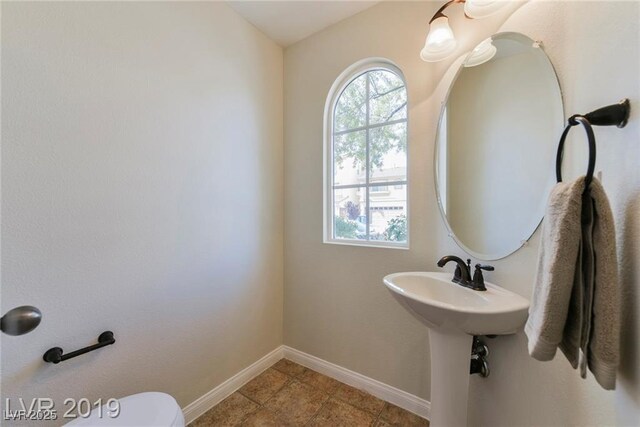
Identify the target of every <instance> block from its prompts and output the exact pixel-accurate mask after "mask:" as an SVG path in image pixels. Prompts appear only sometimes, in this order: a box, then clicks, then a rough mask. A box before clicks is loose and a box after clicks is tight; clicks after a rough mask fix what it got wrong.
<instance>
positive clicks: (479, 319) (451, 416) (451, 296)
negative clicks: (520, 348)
mask: <svg viewBox="0 0 640 427" xmlns="http://www.w3.org/2000/svg"><path fill="white" fill-rule="evenodd" d="M452 277H453V275H452V274H451V273H427V272H414V273H395V274H390V275H388V276H386V277H385V278H384V279H383V281H384V284H385V285H386V286H387V287H388V288H389V289H390V290H391V291H393V292H392V293H393V295H394V297H396V299H397V300H398V301H400V303H401V304H402V305H403V306H404V307H406V308H407V309H408V310H409V311H411V312H412V313H413V314H414V315H416V316H417V317H418V319H420V320H421V321H422V322H423V323H425V324H426V325H427V327H428V328H429V345H430V348H431V420H430V425H431V427H464V426H466V425H467V397H468V393H469V366H470V357H471V346H472V343H473V336H474V335H505V334H513V333H516V332H517V331H518V330H519V329H520V328H522V326H523V325H524V323H525V322H526V320H527V311H528V309H529V301H528V300H527V299H526V298H523V297H521V296H520V295H517V294H514V293H513V292H510V291H507V290H506V289H503V288H501V287H499V286H496V285H493V284H491V283H487V282H485V286H486V287H487V290H486V291H474V290H471V289H469V288H465V287H463V286H460V285H458V284H457V283H453V282H451V279H452Z"/></svg>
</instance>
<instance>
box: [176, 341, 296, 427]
mask: <svg viewBox="0 0 640 427" xmlns="http://www.w3.org/2000/svg"><path fill="white" fill-rule="evenodd" d="M283 357H284V348H283V346H280V347H278V348H276V349H275V350H273V351H272V352H270V353H269V354H267V355H265V356H264V357H262V358H261V359H260V360H258V361H257V362H255V363H253V364H252V365H250V366H248V367H246V368H244V369H243V370H242V371H240V372H238V373H237V374H235V375H234V376H232V377H231V378H229V379H228V380H226V381H225V382H223V383H222V384H220V385H219V386H217V387H216V388H214V389H213V390H211V391H210V392H208V393H206V394H205V395H204V396H201V397H199V398H198V399H196V400H195V401H194V402H191V403H190V404H189V405H187V406H185V407H184V408H183V409H182V412H183V413H184V419H185V425H186V424H189V423H190V422H192V421H194V420H195V419H196V418H198V417H199V416H200V415H202V414H204V413H205V412H207V411H208V410H209V409H211V408H213V407H214V406H216V405H217V404H218V403H220V402H222V401H223V400H224V399H226V398H227V397H229V396H230V395H231V394H233V392H235V391H236V390H238V389H239V388H240V387H242V386H243V385H245V384H246V383H248V382H249V381H251V380H252V379H254V378H255V377H257V376H258V375H260V374H261V373H262V372H264V371H265V370H266V369H267V368H269V367H270V366H272V365H273V364H274V363H276V362H277V361H278V360H280V359H282V358H283Z"/></svg>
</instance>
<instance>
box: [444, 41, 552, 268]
mask: <svg viewBox="0 0 640 427" xmlns="http://www.w3.org/2000/svg"><path fill="white" fill-rule="evenodd" d="M563 122H564V113H563V107H562V95H561V92H560V85H559V83H558V79H557V76H556V74H555V71H554V69H553V66H552V64H551V61H550V60H549V58H548V57H547V55H546V54H545V52H544V50H543V49H542V48H541V46H540V45H539V43H537V42H535V41H533V40H531V39H530V38H528V37H527V36H525V35H523V34H519V33H499V34H496V35H494V36H492V37H490V38H489V39H487V40H484V41H483V42H482V43H480V44H479V45H478V46H477V47H476V48H475V49H474V50H473V51H472V52H471V53H469V54H468V55H467V56H466V58H465V59H464V61H463V62H462V64H461V65H460V69H459V70H458V72H457V74H456V76H455V78H454V79H453V82H452V83H451V86H450V88H449V93H448V95H447V99H446V102H445V103H444V105H443V108H442V112H441V115H440V122H439V125H438V133H437V137H436V144H435V147H436V148H435V173H436V192H437V195H438V203H439V205H440V211H441V213H442V215H443V217H444V219H445V222H446V223H447V227H448V228H449V231H450V233H451V235H452V236H453V238H454V239H455V240H456V242H457V243H458V245H459V246H460V247H461V248H462V249H463V250H465V251H466V252H467V253H469V254H470V255H472V256H474V257H475V258H478V259H482V260H495V259H499V258H503V257H506V256H507V255H509V254H511V253H513V252H515V251H516V250H518V249H519V248H520V247H521V246H522V245H523V244H524V243H526V241H527V240H528V239H529V238H530V237H531V235H532V234H533V233H534V232H535V230H536V228H537V227H538V225H539V224H540V221H541V220H542V217H543V215H544V208H545V202H546V198H547V195H548V192H549V190H550V188H551V187H552V186H553V184H554V183H555V179H554V174H553V168H554V158H555V150H556V145H557V140H558V138H559V136H560V133H561V132H562V128H563Z"/></svg>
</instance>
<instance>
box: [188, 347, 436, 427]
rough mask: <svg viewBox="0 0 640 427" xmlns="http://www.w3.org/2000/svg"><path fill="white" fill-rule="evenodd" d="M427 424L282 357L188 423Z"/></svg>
mask: <svg viewBox="0 0 640 427" xmlns="http://www.w3.org/2000/svg"><path fill="white" fill-rule="evenodd" d="M428 425H429V421H427V420H425V419H424V418H420V417H418V416H417V415H414V414H412V413H411V412H408V411H405V410H404V409H401V408H398V407H397V406H395V405H392V404H390V403H387V402H385V401H383V400H380V399H378V398H376V397H373V396H371V395H370V394H368V393H365V392H363V391H361V390H358V389H356V388H353V387H350V386H348V385H346V384H343V383H341V382H339V381H336V380H334V379H333V378H329V377H327V376H325V375H322V374H320V373H318V372H316V371H313V370H311V369H308V368H305V367H304V366H301V365H298V364H296V363H293V362H291V361H290V360H287V359H282V360H280V361H279V362H278V363H276V364H275V365H273V366H272V367H270V368H269V369H267V370H266V371H264V372H263V373H262V374H260V375H259V376H257V377H256V378H254V379H253V380H251V381H250V382H249V383H247V384H246V385H244V386H243V387H242V388H241V389H240V390H238V391H236V392H235V393H233V394H232V395H231V396H229V397H227V398H226V399H225V400H223V401H222V402H220V403H219V404H218V405H216V406H215V407H213V408H212V409H210V410H209V411H208V412H206V413H205V414H204V415H202V416H201V417H200V418H198V419H197V420H195V421H194V422H192V423H191V424H189V427H210V426H216V427H217V426H265V427H266V426H314V427H317V426H326V427H339V426H345V427H360V426H375V427H386V426H403V427H405V426H406V427H413V426H428Z"/></svg>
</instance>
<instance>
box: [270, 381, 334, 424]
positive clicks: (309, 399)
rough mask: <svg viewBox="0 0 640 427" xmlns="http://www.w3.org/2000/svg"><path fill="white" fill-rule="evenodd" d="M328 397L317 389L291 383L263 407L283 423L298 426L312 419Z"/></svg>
mask: <svg viewBox="0 0 640 427" xmlns="http://www.w3.org/2000/svg"><path fill="white" fill-rule="evenodd" d="M328 397H329V396H328V395H327V394H326V393H325V392H323V391H321V390H318V389H317V388H313V387H311V386H310V385H307V384H303V383H301V382H299V381H291V382H290V383H288V384H287V385H285V386H284V387H283V388H282V389H281V390H280V391H279V392H278V393H276V395H275V396H273V397H272V398H271V399H269V400H268V401H267V403H265V404H264V407H265V408H267V409H270V410H272V411H274V412H275V413H276V415H278V416H279V417H280V418H282V419H283V420H284V421H287V422H290V423H293V424H296V425H300V424H305V423H307V422H308V421H309V420H310V419H311V418H313V416H314V415H315V414H316V413H317V412H318V410H320V407H321V406H322V404H323V403H324V402H325V400H327V398H328Z"/></svg>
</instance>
